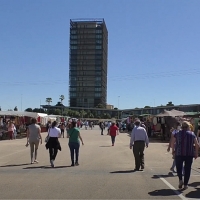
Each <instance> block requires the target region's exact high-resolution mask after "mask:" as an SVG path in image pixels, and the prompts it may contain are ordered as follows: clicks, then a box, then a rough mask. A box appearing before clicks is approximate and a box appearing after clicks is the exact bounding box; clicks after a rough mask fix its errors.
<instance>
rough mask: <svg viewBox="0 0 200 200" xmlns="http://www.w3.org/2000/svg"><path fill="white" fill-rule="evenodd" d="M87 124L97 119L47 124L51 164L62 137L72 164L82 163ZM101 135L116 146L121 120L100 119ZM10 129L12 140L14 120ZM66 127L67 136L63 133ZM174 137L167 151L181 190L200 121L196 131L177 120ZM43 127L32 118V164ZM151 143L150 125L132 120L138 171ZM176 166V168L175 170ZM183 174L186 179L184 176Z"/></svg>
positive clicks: (29, 136)
mask: <svg viewBox="0 0 200 200" xmlns="http://www.w3.org/2000/svg"><path fill="white" fill-rule="evenodd" d="M83 127H85V129H86V130H87V129H88V127H89V128H91V129H92V128H93V127H94V122H88V121H84V122H81V121H80V120H74V119H71V120H69V121H68V122H61V123H58V122H56V121H54V122H53V123H51V122H48V123H47V133H48V135H47V136H46V138H45V142H46V145H45V146H46V149H48V150H49V160H50V165H51V167H54V165H55V160H56V156H57V154H58V150H60V151H61V150H62V147H61V144H60V142H59V138H60V137H63V138H64V137H67V138H69V142H68V146H69V150H70V157H71V166H78V165H79V149H80V144H82V145H84V142H83V138H82V137H81V134H80V129H81V128H83ZM99 128H100V134H101V135H103V134H104V133H105V134H106V135H109V136H110V138H111V145H112V146H114V145H115V139H116V136H117V135H119V131H120V128H123V126H122V123H120V122H117V123H116V122H113V121H109V122H100V123H99ZM7 129H8V133H9V136H10V139H13V138H14V132H15V130H16V129H15V125H14V123H13V122H12V121H9V122H8V123H7ZM65 130H66V133H67V134H66V136H65V135H64V133H65ZM170 131H171V139H170V142H169V145H168V148H167V151H168V152H170V149H171V151H172V158H173V162H172V166H171V168H170V170H171V171H172V172H176V173H177V175H178V178H179V184H178V187H179V189H182V188H183V189H187V187H188V182H189V179H190V173H191V167H192V163H193V159H197V157H198V153H199V145H200V120H199V124H198V131H197V133H196V134H195V133H194V129H193V127H192V126H191V124H190V123H189V122H187V121H182V122H177V123H176V125H175V126H174V127H173V128H172V129H171V130H170ZM42 142H43V140H42V135H41V128H40V126H39V125H38V124H37V120H36V119H35V118H32V119H31V124H30V125H29V126H28V128H27V144H26V146H30V159H31V164H33V163H38V160H37V154H38V147H39V144H42ZM148 146H149V137H148V128H147V127H146V126H145V124H144V123H143V122H142V121H140V120H139V119H135V120H134V122H133V123H132V131H131V134H130V149H132V151H133V155H134V158H135V170H136V171H139V170H144V168H145V161H144V150H145V147H146V148H148ZM175 168H176V170H175ZM183 176H184V178H183Z"/></svg>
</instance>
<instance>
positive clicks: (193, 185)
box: [188, 182, 200, 187]
mask: <svg viewBox="0 0 200 200" xmlns="http://www.w3.org/2000/svg"><path fill="white" fill-rule="evenodd" d="M188 185H189V186H191V187H198V186H200V182H194V183H190V184H188Z"/></svg>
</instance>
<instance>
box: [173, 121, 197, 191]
mask: <svg viewBox="0 0 200 200" xmlns="http://www.w3.org/2000/svg"><path fill="white" fill-rule="evenodd" d="M175 143H176V145H174V144H175ZM171 145H172V154H173V155H175V160H176V169H177V174H178V178H179V186H178V187H179V189H181V188H182V187H183V184H184V189H187V187H188V182H189V179H190V173H191V167H192V162H193V158H195V159H196V158H197V157H198V149H199V144H198V141H197V138H196V136H195V134H194V133H193V132H192V131H190V124H189V123H188V122H186V121H185V122H183V123H182V130H180V131H179V132H177V133H175V135H174V137H173V138H172V142H171ZM194 145H195V148H194ZM183 163H184V166H185V167H184V168H185V175H184V182H183V180H182V168H183Z"/></svg>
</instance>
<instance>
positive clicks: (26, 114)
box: [0, 111, 47, 118]
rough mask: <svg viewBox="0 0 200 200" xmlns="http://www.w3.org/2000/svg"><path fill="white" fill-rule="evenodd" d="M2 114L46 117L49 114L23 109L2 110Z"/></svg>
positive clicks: (0, 112)
mask: <svg viewBox="0 0 200 200" xmlns="http://www.w3.org/2000/svg"><path fill="white" fill-rule="evenodd" d="M0 116H18V117H22V116H25V117H33V118H38V117H45V116H47V114H45V113H35V112H25V111H24V112H22V111H0Z"/></svg>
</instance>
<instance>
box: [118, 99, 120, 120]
mask: <svg viewBox="0 0 200 200" xmlns="http://www.w3.org/2000/svg"><path fill="white" fill-rule="evenodd" d="M119 98H120V96H118V119H119Z"/></svg>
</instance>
